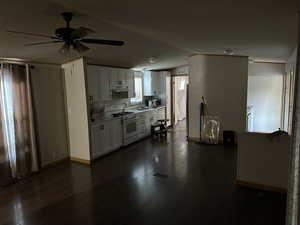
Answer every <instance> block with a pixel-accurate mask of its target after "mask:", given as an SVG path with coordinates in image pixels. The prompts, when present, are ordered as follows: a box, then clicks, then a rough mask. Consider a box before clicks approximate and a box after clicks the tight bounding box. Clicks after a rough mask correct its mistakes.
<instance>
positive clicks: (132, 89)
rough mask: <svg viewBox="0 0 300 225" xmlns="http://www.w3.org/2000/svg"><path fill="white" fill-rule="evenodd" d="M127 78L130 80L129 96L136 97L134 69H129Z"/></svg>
mask: <svg viewBox="0 0 300 225" xmlns="http://www.w3.org/2000/svg"><path fill="white" fill-rule="evenodd" d="M126 79H127V82H128V97H129V98H134V97H135V85H134V71H132V70H128V71H127V77H126Z"/></svg>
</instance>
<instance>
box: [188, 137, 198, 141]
mask: <svg viewBox="0 0 300 225" xmlns="http://www.w3.org/2000/svg"><path fill="white" fill-rule="evenodd" d="M187 140H188V141H194V142H201V139H200V138H198V137H188V138H187Z"/></svg>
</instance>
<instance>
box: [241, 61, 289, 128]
mask: <svg viewBox="0 0 300 225" xmlns="http://www.w3.org/2000/svg"><path fill="white" fill-rule="evenodd" d="M284 73H285V65H284V64H274V63H252V64H250V65H249V77H248V99H247V106H252V113H253V115H252V118H253V131H255V132H273V131H275V130H278V128H281V118H282V99H283V76H284Z"/></svg>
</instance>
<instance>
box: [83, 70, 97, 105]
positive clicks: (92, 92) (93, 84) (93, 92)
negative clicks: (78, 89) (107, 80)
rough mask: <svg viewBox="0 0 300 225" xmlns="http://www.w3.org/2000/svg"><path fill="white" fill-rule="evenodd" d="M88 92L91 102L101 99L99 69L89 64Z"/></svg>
mask: <svg viewBox="0 0 300 225" xmlns="http://www.w3.org/2000/svg"><path fill="white" fill-rule="evenodd" d="M86 77H87V93H88V97H89V101H90V102H95V101H99V93H98V92H99V88H98V82H99V81H98V77H99V74H98V70H97V67H96V66H87V76H86Z"/></svg>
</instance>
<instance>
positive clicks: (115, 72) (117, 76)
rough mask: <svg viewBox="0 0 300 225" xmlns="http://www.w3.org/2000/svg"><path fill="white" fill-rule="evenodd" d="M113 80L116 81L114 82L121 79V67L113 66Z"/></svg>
mask: <svg viewBox="0 0 300 225" xmlns="http://www.w3.org/2000/svg"><path fill="white" fill-rule="evenodd" d="M110 71H111V82H112V83H114V82H118V81H119V72H120V69H118V68H111V70H110Z"/></svg>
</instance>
